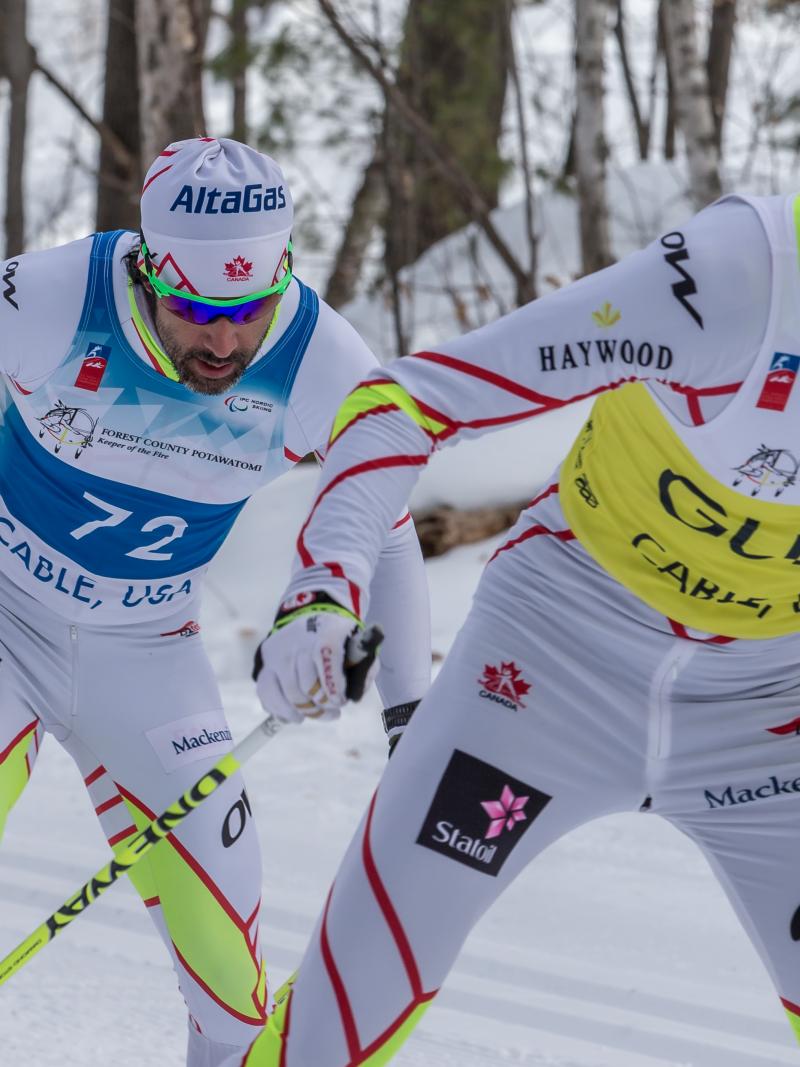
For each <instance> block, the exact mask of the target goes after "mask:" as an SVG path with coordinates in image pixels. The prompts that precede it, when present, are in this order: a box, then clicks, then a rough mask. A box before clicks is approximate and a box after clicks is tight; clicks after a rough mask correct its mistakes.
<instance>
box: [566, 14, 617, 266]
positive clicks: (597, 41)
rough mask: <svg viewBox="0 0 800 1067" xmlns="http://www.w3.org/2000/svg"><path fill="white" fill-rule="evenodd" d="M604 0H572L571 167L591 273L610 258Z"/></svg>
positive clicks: (583, 252)
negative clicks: (573, 128)
mask: <svg viewBox="0 0 800 1067" xmlns="http://www.w3.org/2000/svg"><path fill="white" fill-rule="evenodd" d="M609 12H610V5H609V3H608V0H575V98H576V108H575V145H574V147H575V173H576V176H577V183H578V199H579V212H580V229H581V262H582V267H583V273H584V274H591V273H592V272H593V271H596V270H600V269H601V268H602V267H606V266H608V264H609V263H611V262H613V257H612V255H611V243H610V240H609V234H608V201H607V197H606V158H607V156H608V147H607V145H606V140H605V133H604V123H603V116H604V106H603V103H604V102H603V93H604V86H603V48H604V44H605V37H606V27H607V24H608V17H609Z"/></svg>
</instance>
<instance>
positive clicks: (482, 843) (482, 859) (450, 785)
mask: <svg viewBox="0 0 800 1067" xmlns="http://www.w3.org/2000/svg"><path fill="white" fill-rule="evenodd" d="M552 799H553V798H552V797H551V796H548V794H547V793H542V792H541V791H540V790H538V789H534V788H533V786H531V785H527V784H526V783H525V782H521V781H520V780H519V779H518V778H512V777H511V775H509V774H506V773H505V772H504V771H501V770H499V768H497V767H492V766H491V764H489V763H484V762H483V760H479V759H476V758H475V756H470V755H468V753H466V752H461V751H460V750H459V749H456V750H455V751H454V752H453V755H452V756H451V758H450V762H449V763H448V765H447V769H446V770H445V772H444V774H443V775H442V778H441V781H440V782H439V786H438V788H437V790H436V795H435V796H434V798H433V802H432V804H431V806H430V808H429V809H428V814H427V815H426V816H425V822H424V823H423V824H422V829H421V830H420V832H419V836H418V837H417V844H418V845H422V846H423V847H424V848H429V849H431V851H433V852H440V853H441V854H442V855H443V856H447V857H448V858H449V859H451V860H455V861H456V863H463V864H464V865H465V866H467V867H472V868H473V870H476V871H480V872H481V874H489V875H491V876H492V878H496V877H497V874H498V872H499V871H500V870H501V868H502V866H503V864H504V863H505V862H506V860H507V859H508V857H509V856H510V855H511V850H512V849H513V848H514V846H515V845H516V844H517V842H518V841H519V839H520V838H521V837H522V835H523V834H524V833H525V831H526V830H527V829H528V827H529V826H530V825H531V823H532V822H533V821H534V819H536V818H537V817H538V816H539V814H540V813H541V812H542V811H543V809H544V808H545V807H546V805H547V804H549V802H550V801H551V800H552Z"/></svg>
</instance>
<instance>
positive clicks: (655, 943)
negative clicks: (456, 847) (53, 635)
mask: <svg viewBox="0 0 800 1067" xmlns="http://www.w3.org/2000/svg"><path fill="white" fill-rule="evenodd" d="M579 417H580V415H579V413H577V412H576V413H574V414H572V415H570V416H566V415H561V416H560V417H557V418H552V417H551V418H549V419H548V420H547V421H545V420H539V423H538V425H535V424H533V425H532V426H529V427H518V428H516V429H515V430H513V431H506V432H504V433H503V434H499V435H496V436H495V437H494V438H491V439H484V441H483V442H481V443H479V444H469V443H467V444H465V445H463V446H461V447H459V448H458V449H455V450H453V451H452V452H449V453H445V454H443V455H442V456H439V457H437V459H436V460H435V461H434V464H433V469H432V470H431V471H429V472H428V474H427V475H426V478H425V480H424V483H423V485H422V486H421V488H420V490H419V494H418V499H419V500H420V501H426V502H430V501H433V500H441V499H450V500H454V501H455V502H466V501H467V499H468V498H467V497H466V491H465V489H464V488H463V486H464V485H465V484H468V485H469V487H470V490H469V491H470V492H471V493H472V494H474V496H477V497H478V498H485V497H486V496H489V497H491V496H492V495H495V496H497V497H500V496H503V497H506V498H508V497H509V496H511V495H513V494H519V495H520V496H524V495H525V494H526V493H527V492H530V493H531V494H532V493H533V491H534V490H535V488H536V486H537V484H538V483H539V482H540V481H541V480H543V479H544V477H545V476H546V475H547V473H548V470H549V468H550V466H551V464H552V461H553V459H554V457H555V456H557V455H558V454H559V453H560V452H562V451H563V450H564V447H565V446H566V443H567V440H568V438H569V436H570V434H571V433H572V432H573V430H574V427H575V422H576V420H577V419H579ZM467 471H469V478H467V477H466V474H467ZM315 478H316V476H315V472H314V471H313V470H311V469H308V468H303V469H300V470H298V471H296V472H294V473H293V474H292V475H290V476H288V477H287V478H285V479H284V480H283V482H279V483H278V484H277V485H275V486H274V487H272V488H271V489H270V490H268V491H267V492H265V493H264V494H262V496H261V497H260V498H258V499H256V500H254V501H253V502H251V504H250V505H249V506H248V508H247V509H246V511H245V514H244V515H243V517H242V520H241V522H240V524H239V526H238V528H237V530H236V532H235V533H234V535H233V538H232V540H231V542H230V543H229V544H227V545H226V546H225V548H224V549H223V552H222V554H221V556H220V558H219V560H218V562H217V563H216V564H215V567H214V569H213V571H212V575H211V588H210V589H209V593H208V596H207V599H206V605H205V609H204V615H203V623H204V629H205V635H206V641H207V644H208V646H209V649H210V652H211V654H212V656H213V659H214V662H215V664H216V667H217V670H218V672H219V675H220V678H221V680H222V686H223V693H224V696H225V701H226V706H227V709H228V712H229V716H230V719H231V722H232V724H233V727H234V730H235V733H236V734H237V736H242V735H243V734H244V732H246V731H247V730H248V729H249V728H250V726H251V725H253V724H255V723H256V722H257V721H258V716H259V712H258V708H257V705H256V702H255V699H254V695H253V691H252V687H251V683H250V682H249V681H248V674H249V666H250V658H251V654H252V649H253V646H254V644H255V642H256V639H257V637H258V636H259V635H260V634H261V633H262V632H263V630H264V627H265V625H266V623H267V621H268V619H269V618H270V616H271V614H272V611H273V609H274V604H275V601H276V599H277V597H278V595H279V593H280V591H281V589H282V586H283V583H284V579H285V573H286V567H287V562H288V559H289V555H290V551H291V542H292V539H293V535H294V533H295V531H296V529H297V527H298V525H299V523H300V521H301V517H302V515H303V512H304V509H305V506H306V501H307V499H308V496H309V494H310V493H311V491H312V489H313V485H314V482H315ZM458 485H460V486H462V488H461V489H460V490H456V491H454V490H453V486H458ZM470 502H471V501H470ZM265 526H266V527H267V528H268V529H270V530H271V531H272V536H271V537H270V544H271V545H274V546H275V547H274V551H273V548H272V547H270V549H269V551H268V552H267V551H265V549H264V547H263V544H262V541H261V537H260V531H261V530H262V529H263V528H264V527H265ZM493 547H494V545H493V542H487V543H484V544H480V545H475V546H469V547H463V548H461V549H457V550H456V551H454V552H452V553H451V554H450V555H448V556H447V557H444V558H441V559H437V560H433V561H431V562H430V563H429V565H428V573H429V578H430V583H431V592H432V598H433V616H434V646H435V649H436V651H437V652H440V653H444V652H446V650H447V648H448V646H449V644H450V642H451V640H452V638H453V636H454V633H455V631H456V629H457V627H458V625H459V622H460V620H461V619H462V618H463V617H464V615H465V613H466V611H467V609H468V605H469V599H470V595H471V591H472V589H473V588H474V585H475V583H476V581H477V578H478V575H479V573H480V570H481V567H482V565H483V563H484V562H485V560H486V559H487V558H488V556H489V555H490V554H491V551H492V550H493ZM254 574H257V575H258V576H259V579H258V581H254V579H253V575H254ZM384 759H385V742H384V738H383V736H382V732H381V728H380V725H379V722H378V704H377V697H376V696H374V695H373V696H371V697H370V698H368V699H366V700H365V701H364V703H363V704H362V705H360V706H356V707H352V708H350V709H348V711H347V713H346V715H345V716H344V718H343V719H342V720H341V721H340V722H339V723H335V724H313V723H312V724H308V725H305V726H302V727H299V728H297V729H287V730H285V731H284V732H283V733H282V734H281V735H280V736H278V737H277V738H275V739H274V740H273V741H272V742H270V744H268V745H267V746H265V747H264V748H263V749H262V751H261V752H260V753H259V754H258V755H257V756H256V757H255V758H254V759H253V760H252V763H251V764H250V765H249V766H248V768H247V777H248V781H249V792H250V796H251V801H252V803H253V806H254V810H255V814H256V816H257V820H258V824H259V827H260V834H261V840H262V845H263V851H264V900H265V914H264V935H265V936H264V943H265V946H266V951H267V958H268V962H269V964H270V966H271V972H272V978H273V980H274V981H280V980H282V979H283V978H284V977H285V976H286V975H288V974H289V973H290V972H291V970H292V969H293V968H294V966H295V965H296V963H297V961H298V960H299V958H300V955H301V953H302V950H303V948H304V945H305V943H306V940H307V937H308V935H309V932H310V929H311V927H312V924H313V922H314V920H315V918H316V915H317V912H318V910H319V908H320V906H321V904H322V901H323V897H324V894H325V892H326V890H327V886H328V884H329V881H330V879H331V877H332V876H333V874H334V872H335V869H336V866H337V863H338V859H339V856H340V854H341V852H342V851H343V848H344V846H345V843H346V842H347V840H348V839H349V837H350V835H351V833H352V831H353V830H354V828H355V826H356V823H357V821H358V818H359V815H360V813H361V811H362V809H363V807H364V805H365V803H366V801H367V799H368V797H369V796H370V794H371V792H372V790H373V788H374V785H375V782H376V779H377V778H378V776H379V774H380V771H381V767H382V765H383V763H384ZM105 856H106V846H105V843H104V840H103V838H102V836H101V834H100V831H99V828H98V827H97V825H96V823H95V820H94V818H93V814H92V811H91V807H90V804H89V801H88V798H87V797H86V794H85V793H84V790H83V787H82V784H81V782H80V779H79V777H78V775H77V773H76V771H75V770H74V768H73V767H72V765H71V764H70V761H69V760H68V759H67V757H65V756H64V754H63V753H62V752H61V750H60V749H59V747H58V745H57V744H55V743H53V742H52V741H49V742H48V743H46V744H45V746H44V750H43V753H42V756H41V760H40V765H39V766H38V767H37V769H36V772H35V775H34V779H33V782H32V784H31V786H30V787H29V789H28V790H27V793H26V795H25V796H24V797H23V799H22V801H21V802H20V804H19V806H18V809H17V811H16V812H15V814H14V815H13V816H12V819H11V820H10V825H9V827H8V831H7V835H6V840H5V842H4V847H3V849H2V852H0V956H1V955H3V954H4V953H5V952H6V951H9V950H10V949H11V948H12V947H13V945H14V944H16V943H17V941H18V940H20V939H21V938H22V937H23V936H24V935H25V934H27V933H28V932H29V931H30V930H31V929H33V927H34V926H36V925H37V924H38V923H39V922H40V921H41V920H42V919H43V918H44V917H45V916H46V915H47V914H49V912H50V911H52V910H53V909H54V908H55V907H57V906H58V905H59V904H60V903H61V902H62V901H63V899H64V898H65V897H66V896H67V895H68V894H69V893H70V891H71V890H73V889H74V888H76V887H77V886H78V885H79V884H80V883H81V882H82V881H83V880H84V879H85V878H86V877H88V875H89V874H90V873H92V872H93V871H94V870H95V869H96V868H98V867H99V866H100V865H101V863H102V862H103V861H104V858H105ZM0 1033H2V1035H3V1036H2V1046H0V1064H2V1065H3V1067H18V1065H23V1064H25V1065H35V1067H51V1065H53V1067H55V1065H58V1067H88V1065H90V1064H96V1063H114V1064H115V1067H134V1065H135V1067H143V1065H147V1067H150V1065H151V1064H158V1065H159V1067H180V1064H181V1063H182V1050H183V1041H184V1021H183V1004H182V1001H181V998H180V996H179V994H178V992H177V990H176V988H175V985H174V982H173V977H172V972H171V969H170V967H169V964H168V962H167V958H166V955H165V953H164V952H163V950H162V948H161V944H160V942H159V940H158V939H157V937H156V935H155V934H154V933H153V932H152V931H151V929H150V925H149V922H148V920H147V918H146V916H145V915H144V910H143V909H142V908H141V906H140V905H139V902H138V899H137V898H136V897H135V895H134V894H133V892H132V890H131V888H130V886H128V885H127V883H125V884H122V885H119V886H117V887H115V888H114V889H113V890H112V891H111V892H109V893H108V894H107V895H106V896H105V897H104V898H103V899H102V900H101V901H99V902H98V903H97V904H95V905H93V906H92V908H91V909H90V911H89V912H88V913H87V914H86V915H84V916H82V917H81V918H80V919H79V920H77V921H76V922H75V923H74V924H73V926H71V927H70V929H69V930H68V931H67V932H65V933H64V934H63V935H62V937H60V938H59V939H58V940H56V941H55V942H54V943H53V944H52V945H50V946H48V947H47V948H46V949H45V950H44V951H43V952H42V953H41V954H40V955H39V956H38V957H37V958H36V959H35V960H33V961H32V962H31V963H30V964H29V965H28V966H27V967H25V968H24V970H23V971H22V972H20V974H19V975H17V976H16V977H15V978H14V979H13V980H12V981H11V982H10V983H9V984H8V985H6V986H5V987H4V988H3V990H2V992H0ZM396 1062H397V1064H398V1067H489V1065H502V1067H667V1065H669V1067H774V1065H776V1064H784V1063H785V1064H791V1063H796V1062H798V1053H797V1050H796V1049H795V1047H794V1043H793V1039H792V1037H791V1034H790V1031H789V1027H788V1026H787V1024H786V1022H785V1021H784V1017H783V1013H782V1010H781V1008H780V1006H779V1004H778V1002H777V1000H776V998H775V996H774V994H773V992H772V989H771V987H770V983H769V981H768V979H767V976H766V974H765V972H764V969H763V967H762V966H761V964H760V962H759V961H758V959H757V957H756V956H755V953H754V951H753V950H752V948H751V947H750V945H749V944H748V943H747V941H746V940H745V937H744V935H743V934H742V932H741V931H740V930H739V928H738V926H737V923H736V920H735V919H734V917H733V914H732V911H731V909H730V907H729V906H728V904H727V902H726V901H725V899H724V897H723V896H722V893H721V891H720V890H719V889H718V888H717V886H716V884H715V883H714V881H713V879H712V877H711V875H710V873H709V871H708V870H707V868H706V866H705V863H704V861H703V860H702V859H701V857H700V856H699V854H698V853H696V852H695V850H694V848H693V847H692V846H691V845H690V844H689V843H688V842H687V841H686V840H685V839H683V838H682V837H681V836H680V835H679V834H678V833H677V832H676V831H675V830H674V829H672V828H671V827H670V826H669V825H668V824H666V823H664V822H661V821H659V820H658V819H656V818H654V817H650V816H641V815H630V816H616V817H613V818H605V819H602V820H599V821H597V822H595V823H593V824H591V825H589V826H586V827H584V828H583V829H582V830H580V831H577V832H575V833H573V834H571V835H570V836H569V837H567V838H565V839H564V840H562V841H561V842H560V843H558V844H557V845H555V846H553V847H552V848H551V849H550V850H549V851H548V852H546V853H545V855H544V856H543V857H541V859H540V860H539V861H538V863H537V864H535V865H534V866H533V867H532V868H529V869H528V870H527V871H526V872H525V873H524V874H523V876H522V877H520V879H519V880H518V881H517V882H516V883H515V884H514V886H513V887H512V888H511V889H510V890H509V891H508V893H507V894H506V895H505V896H504V897H503V898H502V899H501V900H500V901H499V902H498V904H497V905H496V906H495V908H494V909H493V910H492V911H490V912H489V914H488V915H486V917H485V918H484V919H483V921H482V922H481V923H480V925H479V926H478V927H477V928H476V930H475V931H474V933H473V935H472V936H471V938H470V939H469V941H468V943H467V945H466V948H465V950H464V952H463V954H462V956H461V958H460V960H459V962H458V964H457V966H456V968H455V970H454V971H453V973H452V975H451V976H450V978H449V980H448V981H447V983H446V985H445V987H444V989H443V991H442V993H441V995H440V997H439V998H438V1000H437V1002H436V1003H435V1004H434V1007H433V1008H432V1010H431V1011H430V1012H429V1013H428V1014H427V1016H426V1017H425V1020H424V1022H423V1024H422V1025H421V1027H420V1028H419V1030H418V1031H417V1032H416V1033H415V1034H414V1036H413V1037H412V1039H411V1040H410V1042H409V1043H408V1045H407V1046H406V1047H405V1049H404V1051H403V1052H402V1054H401V1055H400V1056H399V1057H398V1059H397V1061H396Z"/></svg>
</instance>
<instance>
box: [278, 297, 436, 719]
mask: <svg viewBox="0 0 800 1067" xmlns="http://www.w3.org/2000/svg"><path fill="white" fill-rule="evenodd" d="M377 366H378V364H377V360H376V359H375V356H374V355H373V354H372V353H371V352H370V350H369V349H368V347H367V346H366V344H365V343H364V341H363V340H362V339H361V338H360V337H359V335H358V334H357V333H356V332H355V330H353V328H352V327H351V326H350V325H349V324H348V323H347V322H346V321H345V320H344V319H342V318H341V316H339V315H337V314H336V313H335V312H333V311H332V310H331V309H330V308H329V307H328V306H327V305H325V304H324V303H323V304H322V305H321V307H320V320H319V323H318V326H317V330H316V331H315V335H314V337H313V338H312V341H311V343H310V345H309V348H308V350H307V352H306V355H305V357H304V359H303V363H302V364H301V367H300V369H299V371H298V374H297V378H296V380H295V385H294V387H293V389H292V395H291V398H290V405H289V409H290V410H289V414H290V419H289V421H288V422H287V447H288V448H289V450H290V451H291V452H294V453H297V454H306V453H309V452H314V453H316V455H317V457H318V458H319V459H320V461H321V462H323V463H324V458H325V452H326V450H327V446H328V439H329V435H330V428H331V422H332V418H333V415H334V414H335V412H336V409H337V407H338V406H339V404H340V403H341V402H342V401H343V400H344V398H345V397H346V396H347V394H348V392H349V391H350V390H351V389H352V388H353V387H354V386H355V385H356V384H357V382H358V381H359V380H360V379H363V378H365V377H366V376H367V375H369V373H370V372H371V371H373V370H375V369H376V368H377ZM370 603H371V610H370V613H369V617H368V618H367V620H366V621H367V623H370V622H373V621H377V622H379V623H380V624H381V626H382V628H383V631H384V634H385V638H384V642H383V645H382V648H381V656H380V669H379V672H378V675H377V678H376V684H377V687H378V691H379V693H380V695H381V699H382V701H383V703H384V706H385V707H394V706H397V705H403V704H407V703H410V702H414V701H417V700H419V699H420V698H421V697H422V696H423V695H424V693H425V691H426V690H427V688H428V685H429V684H430V664H431V651H430V606H429V598H428V585H427V580H426V577H425V568H424V565H423V562H422V553H421V552H420V548H419V541H418V539H417V535H416V532H415V530H414V524H413V522H412V521H411V516H410V515H409V513H408V510H407V509H406V507H405V505H404V504H402V505H401V506H400V507H399V508H398V512H397V514H396V515H394V516H392V517H391V519H390V521H389V522H388V523H387V526H386V528H385V530H384V532H383V537H382V539H381V544H380V546H379V551H378V555H377V561H376V567H375V573H374V577H373V578H372V582H371V586H370Z"/></svg>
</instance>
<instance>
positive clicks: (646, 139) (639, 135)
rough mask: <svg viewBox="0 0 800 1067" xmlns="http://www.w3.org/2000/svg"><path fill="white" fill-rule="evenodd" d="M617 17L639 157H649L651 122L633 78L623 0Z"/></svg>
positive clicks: (618, 42)
mask: <svg viewBox="0 0 800 1067" xmlns="http://www.w3.org/2000/svg"><path fill="white" fill-rule="evenodd" d="M616 9H617V18H616V21H615V23H614V36H615V37H616V38H617V44H618V45H619V60H620V63H621V64H622V75H623V77H624V79H625V90H626V92H627V94H628V101H629V103H630V105H631V112H632V113H633V124H634V127H635V128H636V139H637V141H638V143H639V159H647V156H648V153H649V151H650V123H649V121H646V120H645V119H643V118H642V112H641V108H640V107H639V97H638V95H637V92H636V83H635V82H634V80H633V71H632V70H631V63H630V57H629V56H628V43H627V39H626V35H625V12H624V9H623V6H622V0H617V2H616Z"/></svg>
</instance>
